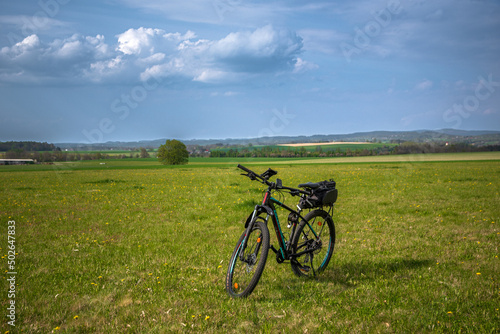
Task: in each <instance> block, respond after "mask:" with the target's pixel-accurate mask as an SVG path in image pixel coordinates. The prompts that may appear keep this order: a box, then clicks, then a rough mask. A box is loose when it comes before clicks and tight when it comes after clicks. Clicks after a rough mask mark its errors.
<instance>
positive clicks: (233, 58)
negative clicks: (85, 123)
mask: <svg viewBox="0 0 500 334" xmlns="http://www.w3.org/2000/svg"><path fill="white" fill-rule="evenodd" d="M302 46H303V44H302V39H301V37H299V36H298V35H297V34H295V33H294V32H291V31H288V30H279V29H275V28H273V27H272V26H270V25H267V26H264V27H262V28H258V29H255V30H252V31H241V32H233V33H229V34H227V35H226V36H225V37H223V38H221V39H218V40H207V39H199V38H197V37H196V34H195V33H194V32H193V31H191V30H188V31H187V32H185V33H180V32H165V31H164V30H162V29H154V28H144V27H140V28H138V29H128V30H126V31H125V32H123V33H121V34H118V35H116V42H115V44H114V45H113V44H111V45H110V44H107V43H106V42H105V38H104V36H103V35H96V36H81V35H78V34H74V35H72V36H70V37H68V38H65V39H55V40H53V41H51V42H48V43H44V42H43V41H41V40H40V38H39V37H38V36H37V35H31V36H28V37H26V38H25V39H24V40H23V41H21V42H19V43H17V44H15V45H13V46H12V47H4V48H2V49H1V50H0V60H1V62H0V74H1V78H2V79H1V80H2V81H9V79H8V78H9V77H11V78H12V80H14V81H16V82H19V81H22V79H23V77H24V78H27V79H28V78H31V79H33V78H38V79H40V80H42V81H43V80H44V79H43V78H47V77H50V78H52V80H58V78H59V79H61V80H62V81H63V82H67V81H68V80H70V81H71V80H73V82H77V83H78V82H79V83H81V82H84V81H85V80H90V81H92V82H105V81H106V80H107V79H110V80H111V79H112V80H121V81H125V82H127V81H131V80H147V79H148V78H150V77H151V76H155V77H172V76H176V77H179V78H184V79H185V80H194V81H198V82H205V83H219V82H224V81H234V80H235V79H236V78H237V77H240V78H248V77H250V75H253V74H260V73H273V72H274V73H283V71H287V72H289V73H299V72H303V71H306V70H310V69H314V68H317V65H315V64H313V63H311V62H308V61H306V60H304V59H302V58H298V55H299V54H300V52H301V51H302ZM31 79H30V80H27V82H29V81H32V80H31ZM82 80H83V81H82Z"/></svg>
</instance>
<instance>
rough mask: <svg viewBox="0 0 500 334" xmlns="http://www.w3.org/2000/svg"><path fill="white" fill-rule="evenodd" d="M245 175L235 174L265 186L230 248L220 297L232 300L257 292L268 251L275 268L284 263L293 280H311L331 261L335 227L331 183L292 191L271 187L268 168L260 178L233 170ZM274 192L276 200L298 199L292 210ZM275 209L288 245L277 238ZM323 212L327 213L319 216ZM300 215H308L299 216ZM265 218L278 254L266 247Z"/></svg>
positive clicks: (274, 184) (277, 185)
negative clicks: (284, 216)
mask: <svg viewBox="0 0 500 334" xmlns="http://www.w3.org/2000/svg"><path fill="white" fill-rule="evenodd" d="M238 168H240V169H242V170H243V171H245V172H246V174H241V175H244V176H247V177H248V178H250V180H252V181H259V182H261V183H262V184H265V185H266V186H267V190H266V191H265V193H264V198H263V199H262V204H260V205H256V206H255V208H254V210H253V212H252V213H251V214H250V215H249V216H248V218H247V219H246V221H245V232H243V234H242V235H241V237H240V238H239V240H238V242H237V244H236V247H235V248H234V251H233V254H232V255H231V259H230V260H229V266H228V270H227V274H226V291H227V293H228V294H229V295H230V296H231V297H234V298H239V297H247V296H248V295H250V294H251V293H252V291H253V290H254V289H255V287H256V286H257V283H258V282H259V279H260V277H261V275H262V272H263V271H264V267H265V265H266V261H267V256H268V252H269V249H271V250H272V251H273V252H274V253H275V254H276V261H277V262H278V263H279V264H281V263H283V262H285V261H290V264H291V267H292V271H293V272H294V274H295V275H297V276H306V277H316V276H317V275H318V274H319V273H321V272H322V271H324V270H325V268H326V267H327V266H328V263H329V262H330V259H331V257H332V253H333V249H334V246H335V225H334V222H333V218H332V216H331V214H332V213H333V207H334V204H335V202H336V201H337V196H338V190H337V189H336V184H335V181H333V180H330V181H322V182H317V183H312V182H307V183H302V184H299V185H298V187H299V188H302V189H298V188H291V187H285V186H283V182H282V180H280V179H276V182H271V181H269V178H271V177H272V176H274V175H276V174H277V172H276V171H274V170H272V169H271V168H269V169H267V170H266V171H265V172H264V173H262V174H260V175H259V174H257V173H255V172H253V171H251V170H250V169H248V168H246V167H244V166H242V165H238ZM273 192H278V193H280V194H281V195H282V196H284V195H283V192H287V193H289V194H290V195H292V196H299V197H300V198H299V203H298V204H297V210H294V209H292V208H290V207H288V206H287V205H285V204H284V203H282V201H279V200H278V199H276V198H274V197H273V196H272V194H273ZM276 206H279V207H281V208H283V209H285V210H287V211H289V212H290V213H289V215H288V225H287V227H288V228H289V229H290V228H291V230H290V235H289V237H288V240H287V239H286V238H285V236H284V235H283V231H282V229H281V225H280V221H279V218H278V214H277V212H276ZM325 207H327V208H328V209H327V210H328V211H325V209H324V208H325ZM303 210H309V212H308V213H307V214H306V215H305V216H302V214H301V212H302V211H303ZM270 218H271V222H272V225H273V227H274V230H275V232H276V237H277V239H278V245H279V249H276V248H275V247H274V246H273V245H270V236H269V229H268V222H269V219H270Z"/></svg>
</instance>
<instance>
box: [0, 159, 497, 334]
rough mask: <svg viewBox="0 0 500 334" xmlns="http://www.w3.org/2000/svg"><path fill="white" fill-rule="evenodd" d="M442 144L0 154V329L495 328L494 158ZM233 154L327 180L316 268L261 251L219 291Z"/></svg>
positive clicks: (244, 207)
mask: <svg viewBox="0 0 500 334" xmlns="http://www.w3.org/2000/svg"><path fill="white" fill-rule="evenodd" d="M446 156H447V158H445V157H443V156H440V155H427V156H426V158H425V159H424V158H423V157H420V156H413V157H411V156H401V157H400V158H395V157H392V158H391V159H392V160H390V161H385V160H377V159H382V158H383V157H380V158H379V157H364V158H365V159H364V160H357V158H352V160H331V159H322V160H309V161H304V160H298V161H289V160H288V161H284V160H281V159H275V160H268V161H263V160H257V161H251V160H244V159H241V160H239V161H234V160H220V161H215V162H212V163H211V164H207V163H206V162H205V160H200V161H191V162H190V164H189V165H186V166H181V167H175V168H168V167H164V166H160V165H159V164H158V163H157V162H155V161H154V160H151V161H149V162H148V161H135V162H133V161H125V162H123V161H121V164H120V161H118V160H117V161H108V160H106V161H104V162H105V163H106V164H105V165H100V163H99V162H96V161H93V162H88V163H87V162H85V163H80V164H75V165H73V164H58V165H50V166H0V167H1V168H0V170H1V172H0V191H1V194H2V196H1V197H0V220H1V222H2V224H1V226H2V230H3V231H2V232H1V233H2V234H3V237H1V238H0V240H2V241H0V248H1V254H2V261H3V262H2V263H3V268H4V272H5V275H3V279H2V284H1V285H0V289H1V290H0V291H1V296H2V297H1V299H0V300H1V301H2V312H3V313H2V321H1V327H0V329H1V331H2V332H3V333H5V332H6V331H9V332H10V333H16V332H19V333H20V332H24V333H51V332H54V333H58V332H60V333H121V332H130V333H169V332H174V333H175V332H181V333H182V332H201V331H203V332H208V333H219V332H228V333H239V332H263V333H277V332H280V333H281V332H283V333H325V332H329V333H366V332H368V333H373V332H375V333H377V332H381V333H414V332H438V333H439V332H446V333H449V332H452V333H458V332H467V333H496V332H499V331H500V262H499V261H500V259H499V258H498V256H499V246H500V227H499V224H500V205H499V203H500V160H499V157H498V154H491V155H488V154H486V155H479V154H478V155H474V154H472V155H470V154H466V155H455V156H454V159H452V156H453V155H446ZM431 157H434V158H431ZM368 158H371V159H372V160H369V159H368ZM389 158H390V157H387V159H389ZM444 159H450V160H455V161H442V160H444ZM427 160H431V161H427ZM432 160H435V161H432ZM440 160H441V161H440ZM456 160H461V161H456ZM466 160H470V161H466ZM480 160H483V161H480ZM238 162H239V163H242V164H246V165H248V166H249V167H250V168H252V169H255V170H256V171H264V170H265V169H266V168H267V167H272V168H274V169H276V170H277V171H278V177H280V178H281V179H282V180H283V183H284V184H285V185H289V186H297V184H298V183H301V182H307V181H320V180H324V179H329V178H334V179H335V180H336V181H337V187H338V189H339V200H338V202H337V204H336V208H335V212H334V221H335V225H336V230H337V244H336V248H335V252H334V255H333V257H332V261H331V262H330V265H329V266H328V268H327V270H326V271H325V272H324V273H323V275H322V276H320V277H319V278H318V279H316V280H314V279H302V278H298V277H296V276H294V274H293V273H292V271H291V268H290V265H289V264H287V263H284V264H277V263H276V261H275V259H274V253H272V252H270V255H269V258H268V262H267V265H266V268H265V270H264V274H263V276H262V278H261V280H260V282H259V284H258V285H257V288H256V289H255V291H254V292H253V294H252V295H250V297H249V298H247V299H244V300H233V299H230V298H229V297H228V296H227V294H226V292H225V287H224V282H225V274H226V270H227V265H228V260H229V257H230V255H231V253H232V251H233V248H234V246H235V243H236V241H237V239H238V237H239V236H240V234H241V233H242V232H243V225H242V224H243V222H244V220H245V219H246V217H247V216H248V214H249V213H250V212H251V210H252V208H253V205H254V204H256V203H257V202H258V201H259V200H260V199H261V190H262V185H260V184H259V183H256V182H251V181H250V180H249V179H247V178H244V177H242V176H240V175H239V174H240V171H239V170H238V169H237V168H236V164H237V163H238ZM82 164H83V165H82ZM3 167H7V168H3ZM31 167H34V168H31ZM42 167H44V168H46V169H47V170H41V168H42ZM30 168H31V169H30ZM37 168H38V170H37ZM296 201H297V199H296V198H291V197H289V196H288V197H286V200H285V203H286V204H288V205H291V206H293V205H294V203H296ZM278 213H280V212H278ZM9 221H15V235H14V236H15V244H14V245H15V252H16V254H15V268H14V270H15V271H16V274H15V283H16V285H15V297H14V298H11V297H9V296H8V294H9V291H10V289H11V287H10V285H9V281H7V279H9V278H10V277H11V275H9V274H7V272H9V271H12V268H9V267H8V260H9V255H10V254H9V253H8V250H9V246H11V245H12V243H11V244H9V243H8V233H9V231H11V230H12V229H9V227H8V226H11V225H12V224H10V225H9ZM285 221H286V217H285V216H283V217H282V222H283V226H282V228H283V230H284V232H285V234H286V231H287V229H286V223H285ZM271 243H273V244H275V245H276V237H275V236H274V232H271ZM11 258H12V257H11ZM11 300H14V301H15V316H16V319H15V325H16V326H15V327H12V326H11V325H9V324H8V321H10V320H9V318H7V317H6V315H8V314H9V311H8V310H7V308H8V307H9V305H10V304H9V303H10V302H11Z"/></svg>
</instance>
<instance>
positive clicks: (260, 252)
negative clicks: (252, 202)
mask: <svg viewBox="0 0 500 334" xmlns="http://www.w3.org/2000/svg"><path fill="white" fill-rule="evenodd" d="M245 237H247V238H248V242H247V245H246V248H245V249H243V248H242V245H243V240H244V238H245ZM241 252H243V260H242V259H241V256H240V254H241ZM268 252H269V229H268V228H267V225H266V224H265V223H264V222H263V219H262V218H261V217H256V218H254V225H253V229H252V231H250V234H249V235H248V236H246V231H245V232H243V234H242V235H241V237H240V239H239V240H238V243H237V244H236V247H235V248H234V251H233V254H232V255H231V259H230V260H229V266H228V269H227V275H226V291H227V293H228V294H229V295H230V296H231V297H233V298H242V297H247V296H248V295H250V294H251V293H252V291H253V290H254V289H255V287H256V286H257V283H259V279H260V277H261V275H262V272H263V271H264V267H265V265H266V261H267V254H268Z"/></svg>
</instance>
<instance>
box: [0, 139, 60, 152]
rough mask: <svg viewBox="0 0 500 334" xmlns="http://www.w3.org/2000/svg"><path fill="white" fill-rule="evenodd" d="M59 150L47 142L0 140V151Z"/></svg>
mask: <svg viewBox="0 0 500 334" xmlns="http://www.w3.org/2000/svg"><path fill="white" fill-rule="evenodd" d="M19 150H20V151H27V152H35V151H60V150H61V149H60V148H59V147H56V146H55V145H54V144H49V143H39V142H36V141H7V142H0V152H7V151H19Z"/></svg>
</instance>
